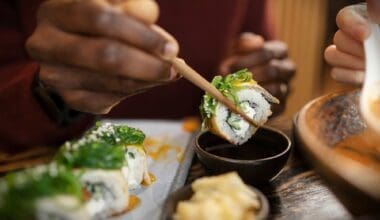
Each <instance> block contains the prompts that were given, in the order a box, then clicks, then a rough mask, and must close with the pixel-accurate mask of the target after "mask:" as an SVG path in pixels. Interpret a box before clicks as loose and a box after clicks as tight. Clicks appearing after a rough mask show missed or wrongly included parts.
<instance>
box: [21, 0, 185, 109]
mask: <svg viewBox="0 0 380 220" xmlns="http://www.w3.org/2000/svg"><path fill="white" fill-rule="evenodd" d="M158 13H159V10H158V6H157V4H156V3H155V2H154V1H153V0H139V1H136V0H108V1H106V0H93V1H76V0H55V1H46V2H44V3H43V4H41V6H40V8H39V11H38V16H37V19H38V24H37V28H36V30H35V32H34V33H33V35H32V36H31V37H30V38H29V39H28V41H27V44H26V47H27V50H28V53H29V54H30V56H31V57H32V58H34V59H35V60H37V61H39V62H40V72H39V78H40V80H41V81H42V82H43V83H44V84H45V86H47V87H49V88H50V89H52V90H53V91H54V92H56V93H57V94H58V95H60V96H61V98H62V99H63V101H65V103H66V104H67V105H68V106H70V107H71V108H72V109H75V110H78V111H82V112H87V113H93V114H105V113H108V112H109V111H110V110H111V109H112V107H113V106H115V105H116V104H118V103H119V102H120V101H121V100H122V99H124V98H125V97H127V96H130V95H132V94H135V93H138V92H141V91H143V90H146V89H148V88H151V87H154V86H157V85H160V84H164V83H168V82H171V81H173V80H175V79H176V78H177V73H176V72H175V71H173V70H172V69H171V65H170V63H169V62H167V61H166V60H168V59H170V58H172V57H175V56H176V55H177V53H178V50H179V49H178V44H177V42H176V41H175V40H174V38H172V37H171V36H170V35H169V34H167V33H165V32H164V31H163V30H162V29H160V28H159V27H158V26H155V25H154V23H155V22H156V20H157V18H158Z"/></svg>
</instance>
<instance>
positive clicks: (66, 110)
mask: <svg viewBox="0 0 380 220" xmlns="http://www.w3.org/2000/svg"><path fill="white" fill-rule="evenodd" d="M158 6H159V7H158ZM158 14H160V17H159V19H158ZM0 18H1V19H0V31H1V34H0V38H1V41H0V77H1V81H0V103H1V110H0V121H1V124H2V125H1V128H0V148H1V149H3V150H4V149H5V150H10V151H15V150H18V149H22V148H25V147H28V146H34V145H54V144H59V143H61V142H62V141H64V140H67V139H69V138H73V137H75V136H78V135H80V134H81V133H82V132H83V131H84V130H85V129H86V128H88V127H89V126H91V124H92V123H93V119H94V117H93V116H94V115H103V114H107V115H106V117H128V118H131V117H139V118H182V117H185V116H191V115H198V105H199V103H200V99H201V96H202V94H203V91H201V90H199V89H198V88H196V87H195V86H193V85H191V84H190V83H189V82H187V81H186V80H184V79H179V78H180V76H179V74H178V73H177V72H175V71H174V70H173V69H172V67H171V65H170V62H169V60H170V59H171V58H173V57H175V56H177V55H178V56H179V57H182V58H184V59H185V61H186V62H187V63H188V64H189V65H190V66H192V67H193V68H194V69H196V70H197V71H199V72H200V73H202V74H204V77H206V78H207V79H209V80H210V79H211V78H212V77H213V76H214V75H216V74H226V73H229V72H233V71H236V70H239V69H242V68H249V69H250V70H251V71H252V72H253V74H254V78H255V79H256V80H257V81H258V82H259V83H260V84H261V85H263V87H265V88H266V89H268V90H269V91H270V92H271V93H272V94H273V95H274V96H276V97H278V98H279V99H280V100H281V105H278V106H275V109H274V111H275V112H276V113H280V112H281V111H283V109H284V107H285V104H286V97H287V95H288V91H289V84H288V83H289V81H290V79H291V78H292V77H293V75H294V72H295V65H294V63H293V62H292V61H290V60H289V59H288V57H287V47H286V45H285V44H284V43H282V42H280V41H271V40H270V39H273V33H272V30H271V27H272V25H271V22H270V15H268V14H267V10H266V1H261V0H241V1H219V0H209V1H204V0H195V1H194V0H191V1H190V0H188V1H170V0H159V1H158V2H157V3H156V2H154V1H152V0H108V1H106V0H81V1H78V0H54V1H52V0H51V1H39V0H30V1H22V0H16V1H15V0H4V1H1V2H0ZM25 45H26V46H25ZM127 97H128V98H127Z"/></svg>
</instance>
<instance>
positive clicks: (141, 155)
mask: <svg viewBox="0 0 380 220" xmlns="http://www.w3.org/2000/svg"><path fill="white" fill-rule="evenodd" d="M125 151H126V153H125V157H126V160H127V164H126V166H124V167H123V168H122V172H123V175H124V177H125V178H126V179H127V180H128V187H129V188H130V189H136V188H138V187H139V186H140V185H141V183H144V184H145V185H150V184H151V183H152V181H151V179H150V176H149V173H148V165H147V160H146V154H145V151H144V148H143V146H142V145H128V146H126V150H125Z"/></svg>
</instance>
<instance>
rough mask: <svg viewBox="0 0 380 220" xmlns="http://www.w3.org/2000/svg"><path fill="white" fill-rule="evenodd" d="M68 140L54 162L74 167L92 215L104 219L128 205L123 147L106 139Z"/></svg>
mask: <svg viewBox="0 0 380 220" xmlns="http://www.w3.org/2000/svg"><path fill="white" fill-rule="evenodd" d="M77 143H78V142H75V141H74V142H67V143H66V144H65V145H64V146H63V147H62V148H61V149H60V151H59V153H58V154H57V155H56V157H55V160H54V162H55V163H58V164H60V165H63V166H66V167H68V168H69V169H72V170H73V172H74V173H75V175H76V176H77V178H78V180H79V182H80V183H81V186H82V188H83V192H84V193H85V195H86V204H85V206H86V209H87V211H88V213H89V214H90V216H92V217H93V218H96V219H104V218H106V217H109V216H113V215H116V214H119V213H122V212H124V211H125V210H126V209H127V208H128V202H129V191H128V183H127V181H126V179H125V178H124V176H123V174H122V172H121V169H122V167H123V166H124V164H125V156H124V148H123V147H122V146H116V145H110V144H109V143H106V142H97V141H94V142H83V143H81V144H79V145H77Z"/></svg>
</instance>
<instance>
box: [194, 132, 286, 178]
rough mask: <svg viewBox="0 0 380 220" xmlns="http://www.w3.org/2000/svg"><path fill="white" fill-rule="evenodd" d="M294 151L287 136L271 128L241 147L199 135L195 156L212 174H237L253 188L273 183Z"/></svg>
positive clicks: (206, 134) (205, 133)
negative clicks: (235, 172) (291, 150)
mask: <svg viewBox="0 0 380 220" xmlns="http://www.w3.org/2000/svg"><path fill="white" fill-rule="evenodd" d="M290 148H291V141H290V139H289V138H288V137H287V136H286V135H285V134H284V133H282V132H281V131H279V130H277V129H274V128H271V127H267V126H263V127H261V128H259V129H258V131H257V132H256V134H255V135H254V136H253V137H252V138H251V139H250V140H248V141H247V142H246V143H245V144H243V145H241V146H235V145H232V144H230V143H229V142H227V141H225V140H224V139H222V138H220V137H218V136H216V135H214V134H212V133H210V132H201V133H199V134H198V136H197V138H196V140H195V152H196V154H197V156H198V158H199V160H200V162H201V163H202V164H203V166H204V167H205V169H206V171H207V172H208V173H210V174H221V173H226V172H229V171H237V172H238V173H239V175H240V177H241V178H242V179H243V180H244V181H245V182H246V183H249V184H253V185H258V184H262V183H266V182H269V181H271V180H273V179H274V178H275V177H276V176H277V175H278V174H279V173H280V172H281V170H282V168H283V167H284V166H285V164H286V162H287V160H288V158H289V154H290Z"/></svg>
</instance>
